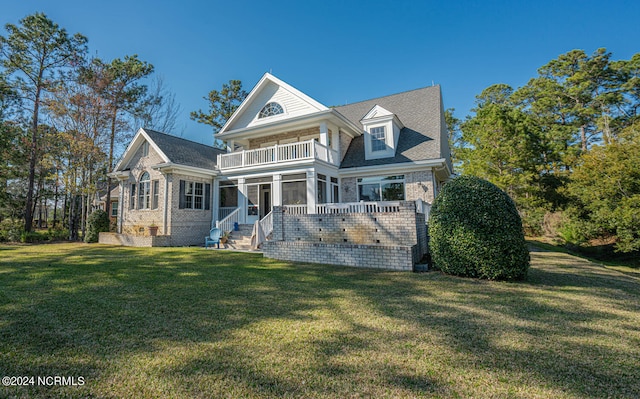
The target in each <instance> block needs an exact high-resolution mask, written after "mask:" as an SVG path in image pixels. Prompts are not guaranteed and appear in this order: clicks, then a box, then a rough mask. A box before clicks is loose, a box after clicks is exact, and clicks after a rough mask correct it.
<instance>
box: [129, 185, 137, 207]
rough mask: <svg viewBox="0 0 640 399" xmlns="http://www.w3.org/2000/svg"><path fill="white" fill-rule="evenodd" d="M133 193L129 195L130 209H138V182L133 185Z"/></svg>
mask: <svg viewBox="0 0 640 399" xmlns="http://www.w3.org/2000/svg"><path fill="white" fill-rule="evenodd" d="M130 194H131V195H130V196H129V199H130V201H129V209H136V184H135V183H133V184H132V185H131V193H130Z"/></svg>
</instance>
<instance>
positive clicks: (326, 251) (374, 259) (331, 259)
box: [263, 241, 414, 271]
mask: <svg viewBox="0 0 640 399" xmlns="http://www.w3.org/2000/svg"><path fill="white" fill-rule="evenodd" d="M263 250H264V256H266V257H267V258H273V259H279V260H287V261H293V262H313V263H325V264H329V265H343V266H355V267H366V268H374V269H386V270H401V271H411V270H413V264H414V262H413V256H414V255H413V253H414V249H413V247H409V246H386V245H366V244H323V243H315V242H307V241H267V242H266V243H265V244H264V248H263Z"/></svg>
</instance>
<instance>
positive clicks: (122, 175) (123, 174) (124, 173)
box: [107, 170, 131, 180]
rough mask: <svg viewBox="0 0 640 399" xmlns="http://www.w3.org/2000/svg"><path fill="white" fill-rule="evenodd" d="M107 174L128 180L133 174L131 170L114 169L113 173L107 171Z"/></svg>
mask: <svg viewBox="0 0 640 399" xmlns="http://www.w3.org/2000/svg"><path fill="white" fill-rule="evenodd" d="M107 176H109V177H110V178H112V179H116V180H127V179H128V178H129V176H131V172H129V171H128V170H127V171H114V172H111V173H107Z"/></svg>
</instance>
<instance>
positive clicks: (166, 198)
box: [162, 173, 169, 236]
mask: <svg viewBox="0 0 640 399" xmlns="http://www.w3.org/2000/svg"><path fill="white" fill-rule="evenodd" d="M163 206H164V209H162V234H163V235H165V236H166V235H167V227H168V224H169V173H165V174H164V204H163Z"/></svg>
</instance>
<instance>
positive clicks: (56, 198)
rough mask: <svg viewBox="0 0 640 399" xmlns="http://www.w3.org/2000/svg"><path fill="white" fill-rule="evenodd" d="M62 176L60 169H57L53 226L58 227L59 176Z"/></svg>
mask: <svg viewBox="0 0 640 399" xmlns="http://www.w3.org/2000/svg"><path fill="white" fill-rule="evenodd" d="M59 176H60V171H58V170H56V183H55V189H54V190H55V191H54V193H53V228H55V227H56V224H57V223H58V178H59Z"/></svg>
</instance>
